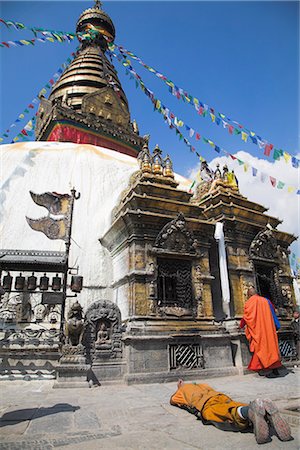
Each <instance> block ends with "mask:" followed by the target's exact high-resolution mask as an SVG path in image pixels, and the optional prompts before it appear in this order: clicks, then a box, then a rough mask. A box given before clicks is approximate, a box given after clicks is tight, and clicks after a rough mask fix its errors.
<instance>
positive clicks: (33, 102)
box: [0, 49, 77, 143]
mask: <svg viewBox="0 0 300 450" xmlns="http://www.w3.org/2000/svg"><path fill="white" fill-rule="evenodd" d="M76 52H77V49H76V51H75V52H72V53H71V57H68V58H67V60H66V61H65V62H64V63H63V64H62V65H61V66H60V67H59V68H58V69H57V71H56V72H55V73H54V74H53V75H52V77H51V78H50V80H49V81H48V83H46V84H45V86H44V87H43V88H42V89H41V90H40V92H39V93H38V94H37V95H36V96H35V97H34V98H33V99H32V100H31V102H30V103H29V105H27V107H26V108H25V109H24V111H23V112H22V113H21V114H19V115H18V117H17V119H16V120H15V121H14V122H13V123H12V124H11V125H10V127H9V128H8V129H7V130H6V131H5V132H4V133H2V135H1V136H0V143H2V142H3V141H4V139H5V138H8V137H9V133H10V131H11V130H12V128H15V127H16V126H17V124H19V122H21V121H22V120H23V119H24V118H25V117H26V115H25V114H29V112H30V110H32V109H34V108H35V107H36V105H37V104H38V103H39V98H40V97H41V96H42V95H45V94H46V93H47V91H48V90H49V89H51V87H52V86H53V84H54V83H55V82H56V81H57V80H58V78H59V77H60V75H61V74H62V73H63V71H64V70H65V69H66V68H67V67H68V65H69V64H70V63H71V62H72V60H73V59H74V58H75V56H76ZM31 120H32V119H31ZM26 127H27V128H26ZM28 127H30V121H29V122H28V123H27V124H26V126H25V127H24V129H25V132H26V131H27V132H28V131H29V132H30V131H32V128H29V129H28ZM24 129H23V130H24ZM23 135H25V134H24V132H23ZM18 136H19V135H18ZM20 137H21V136H19V138H20ZM13 142H15V141H13Z"/></svg>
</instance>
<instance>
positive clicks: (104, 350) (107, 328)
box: [84, 300, 122, 361]
mask: <svg viewBox="0 0 300 450" xmlns="http://www.w3.org/2000/svg"><path fill="white" fill-rule="evenodd" d="M121 338H122V331H121V312H120V310H119V308H118V306H117V305H115V304H114V303H112V302H110V301H108V300H98V301H96V302H94V303H92V304H91V305H90V306H89V308H88V309H87V312H86V315H85V338H84V344H85V347H86V352H87V356H88V359H90V360H91V361H96V360H97V359H103V358H107V357H109V358H120V357H121V356H122V343H121Z"/></svg>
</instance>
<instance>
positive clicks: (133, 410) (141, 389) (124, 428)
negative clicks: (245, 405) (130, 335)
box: [0, 368, 300, 450]
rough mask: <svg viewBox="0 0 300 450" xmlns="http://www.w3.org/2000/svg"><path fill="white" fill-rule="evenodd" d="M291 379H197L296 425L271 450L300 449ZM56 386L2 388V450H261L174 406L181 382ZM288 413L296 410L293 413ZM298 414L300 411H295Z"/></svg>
mask: <svg viewBox="0 0 300 450" xmlns="http://www.w3.org/2000/svg"><path fill="white" fill-rule="evenodd" d="M293 372H294V373H289V374H288V375H287V376H286V377H283V378H276V379H265V378H262V377H259V376H258V375H256V374H249V375H244V376H242V375H239V376H233V377H222V378H211V379H210V380H200V379H199V380H197V382H208V383H209V384H210V385H211V386H212V387H214V388H215V389H216V390H219V391H223V392H224V393H226V394H228V395H230V396H231V397H233V399H235V400H239V401H242V402H249V401H251V400H252V399H254V398H256V397H269V398H271V399H272V400H275V401H276V403H277V404H278V406H279V408H280V409H281V410H282V411H283V414H285V417H286V418H287V420H288V421H289V422H290V424H291V426H292V434H293V436H294V440H293V441H289V442H281V441H279V440H278V438H277V437H276V436H272V440H271V442H270V443H267V444H264V445H263V448H264V449H265V450H271V449H272V450H273V449H278V450H279V449H280V450H281V449H286V450H296V449H299V448H300V439H299V434H298V430H299V426H298V428H297V423H298V424H299V406H300V386H299V375H300V369H299V368H294V369H293ZM52 385H53V381H12V382H8V381H3V382H1V383H0V394H1V397H0V398H1V403H0V417H1V419H0V437H1V440H0V450H4V449H5V450H6V449H7V450H19V449H22V450H23V449H28V450H36V449H38V450H48V449H53V448H55V449H66V450H96V449H107V450H115V449H128V450H156V449H159V450H192V449H202V450H209V449H220V450H221V449H222V450H223V449H243V450H244V449H257V448H258V447H261V446H258V445H257V444H256V442H255V438H254V435H253V434H252V433H239V432H236V433H234V432H225V431H220V430H218V429H216V428H215V427H213V426H211V425H203V424H202V423H201V421H200V420H197V419H196V417H195V416H193V415H192V414H189V413H188V412H186V411H184V410H181V409H179V408H176V407H174V406H171V405H170V404H169V399H170V396H171V394H172V393H173V392H175V389H176V383H165V384H148V385H132V386H126V385H116V384H112V385H104V386H100V387H96V388H91V389H88V388H85V389H84V388H80V389H79V388H74V389H52ZM287 408H290V410H288V409H287ZM296 409H298V412H295V411H292V410H296Z"/></svg>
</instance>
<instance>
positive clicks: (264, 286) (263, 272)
mask: <svg viewBox="0 0 300 450" xmlns="http://www.w3.org/2000/svg"><path fill="white" fill-rule="evenodd" d="M254 267H255V276H256V285H257V291H258V293H259V295H261V296H262V297H267V298H268V299H269V300H271V302H273V303H274V304H276V286H275V282H274V266H273V265H269V264H257V263H255V264H254Z"/></svg>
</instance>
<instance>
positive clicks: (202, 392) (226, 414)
mask: <svg viewBox="0 0 300 450" xmlns="http://www.w3.org/2000/svg"><path fill="white" fill-rule="evenodd" d="M170 403H171V405H174V406H179V407H180V408H184V409H187V410H188V411H189V412H191V413H193V414H195V415H196V416H197V417H199V418H201V419H202V421H203V423H205V424H208V423H211V424H213V425H215V426H217V427H218V428H222V429H238V430H243V429H245V428H247V427H248V425H249V424H248V421H247V420H244V419H242V418H241V417H240V415H239V414H238V412H237V409H238V407H239V406H246V405H245V403H239V402H235V401H233V400H232V399H231V398H230V397H228V396H227V395H225V394H222V393H220V392H217V391H215V390H214V389H213V388H211V387H210V386H209V385H208V384H189V383H187V384H184V385H183V386H181V387H180V388H178V389H177V391H176V392H175V394H173V395H172V397H171V399H170Z"/></svg>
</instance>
